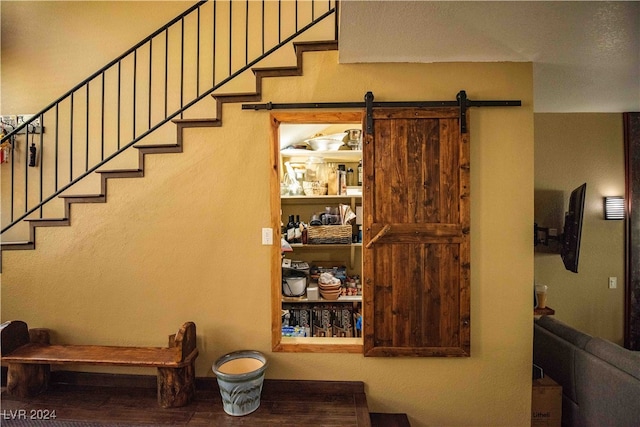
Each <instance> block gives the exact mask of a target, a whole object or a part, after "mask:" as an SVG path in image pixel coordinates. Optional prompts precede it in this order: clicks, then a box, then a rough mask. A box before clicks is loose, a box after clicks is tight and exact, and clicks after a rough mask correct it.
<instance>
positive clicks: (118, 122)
mask: <svg viewBox="0 0 640 427" xmlns="http://www.w3.org/2000/svg"><path fill="white" fill-rule="evenodd" d="M121 77H122V62H121V61H118V85H117V86H116V88H117V90H118V113H117V127H118V131H117V140H118V149H120V105H121V104H120V103H121V93H120V79H121Z"/></svg>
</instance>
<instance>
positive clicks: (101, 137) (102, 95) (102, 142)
mask: <svg viewBox="0 0 640 427" xmlns="http://www.w3.org/2000/svg"><path fill="white" fill-rule="evenodd" d="M104 84H105V81H104V71H103V72H102V89H101V98H102V99H101V101H100V103H101V107H100V108H101V110H100V160H104Z"/></svg>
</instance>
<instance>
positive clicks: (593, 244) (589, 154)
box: [534, 113, 625, 344]
mask: <svg viewBox="0 0 640 427" xmlns="http://www.w3.org/2000/svg"><path fill="white" fill-rule="evenodd" d="M534 122H535V192H536V194H535V198H536V200H535V219H536V221H537V222H538V223H539V224H540V225H541V226H552V227H557V228H560V227H561V224H562V218H563V215H564V211H565V210H566V209H567V208H568V206H569V195H570V193H571V190H573V189H574V188H575V187H577V186H579V185H581V184H582V183H583V182H586V183H587V197H586V200H585V213H584V227H583V229H582V245H581V249H580V261H579V266H578V274H574V273H571V272H569V271H566V270H565V269H564V266H563V264H562V260H561V258H560V256H559V255H552V254H542V253H536V255H535V280H536V282H538V283H543V284H546V285H547V286H549V296H548V304H549V306H550V307H552V308H554V309H555V310H556V317H557V318H558V319H560V320H563V321H565V322H567V323H569V324H571V325H573V326H575V327H577V328H579V329H581V330H583V331H585V332H586V333H588V334H591V335H595V336H598V337H602V338H605V339H609V340H611V341H614V342H617V343H619V344H622V342H623V332H624V331H623V315H624V305H623V303H624V221H605V220H604V214H603V206H602V203H603V200H602V198H603V197H605V196H624V186H625V184H624V143H623V135H622V133H623V129H622V115H621V114H613V113H612V114H597V113H580V114H550V113H548V114H536V115H535V120H534ZM610 276H613V277H617V278H618V288H617V289H609V288H608V278H609V277H610Z"/></svg>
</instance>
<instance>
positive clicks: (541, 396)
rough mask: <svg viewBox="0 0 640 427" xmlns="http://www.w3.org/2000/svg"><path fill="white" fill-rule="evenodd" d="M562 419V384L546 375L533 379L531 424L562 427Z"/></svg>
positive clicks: (536, 426) (543, 426) (542, 426)
mask: <svg viewBox="0 0 640 427" xmlns="http://www.w3.org/2000/svg"><path fill="white" fill-rule="evenodd" d="M561 421H562V386H561V385H559V384H558V383H556V382H555V381H554V380H553V379H551V378H549V377H548V376H545V377H544V378H540V379H537V380H533V391H532V393H531V426H532V427H560V423H561Z"/></svg>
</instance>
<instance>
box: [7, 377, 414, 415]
mask: <svg viewBox="0 0 640 427" xmlns="http://www.w3.org/2000/svg"><path fill="white" fill-rule="evenodd" d="M89 378H90V379H89V380H87V379H86V378H85V379H84V380H83V381H73V383H72V384H65V383H60V382H55V383H53V384H51V386H50V388H49V390H47V391H46V392H45V393H43V394H41V395H39V396H37V397H33V398H29V399H21V398H16V397H13V396H8V395H7V393H6V391H5V389H4V388H3V389H2V395H1V400H2V402H1V404H2V405H1V410H0V425H2V426H3V427H4V426H16V427H21V426H48V427H55V426H69V427H90V426H104V425H108V426H118V427H125V426H126V427H128V426H149V425H154V426H162V425H187V426H222V427H224V426H275V425H277V426H283V427H284V426H336V427H338V426H339V427H349V426H354V427H355V426H357V427H362V426H365V427H368V426H374V427H378V426H380V427H382V426H389V427H396V426H398V427H404V426H408V425H409V423H408V421H407V418H406V415H404V414H374V415H373V417H370V414H369V410H368V407H367V401H366V396H365V394H364V385H363V383H361V382H334V381H326V382H325V381H281V380H266V381H265V384H264V388H263V391H262V395H261V400H260V407H259V408H258V410H256V411H255V412H254V413H252V414H249V415H246V416H243V417H233V416H230V415H227V414H226V413H225V412H224V410H223V408H222V400H221V398H220V393H219V391H218V389H217V385H216V384H215V380H212V381H199V382H198V386H197V392H196V399H195V400H194V401H193V402H192V403H191V404H189V405H188V406H185V407H183V408H171V409H162V408H160V407H159V406H158V403H157V398H156V389H155V387H153V382H152V380H153V378H148V379H146V381H143V383H144V384H145V385H147V386H144V387H141V386H139V385H138V386H131V385H129V383H127V382H125V383H120V384H117V386H113V384H112V385H111V386H105V385H104V381H102V380H101V378H104V377H99V376H98V377H89ZM92 378H97V379H98V380H97V381H94V380H92ZM207 380H209V379H207ZM92 382H93V383H94V384H100V385H88V384H87V383H89V384H91V383H92ZM148 385H151V387H149V386H148ZM53 416H55V418H53ZM47 417H48V419H47Z"/></svg>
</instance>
